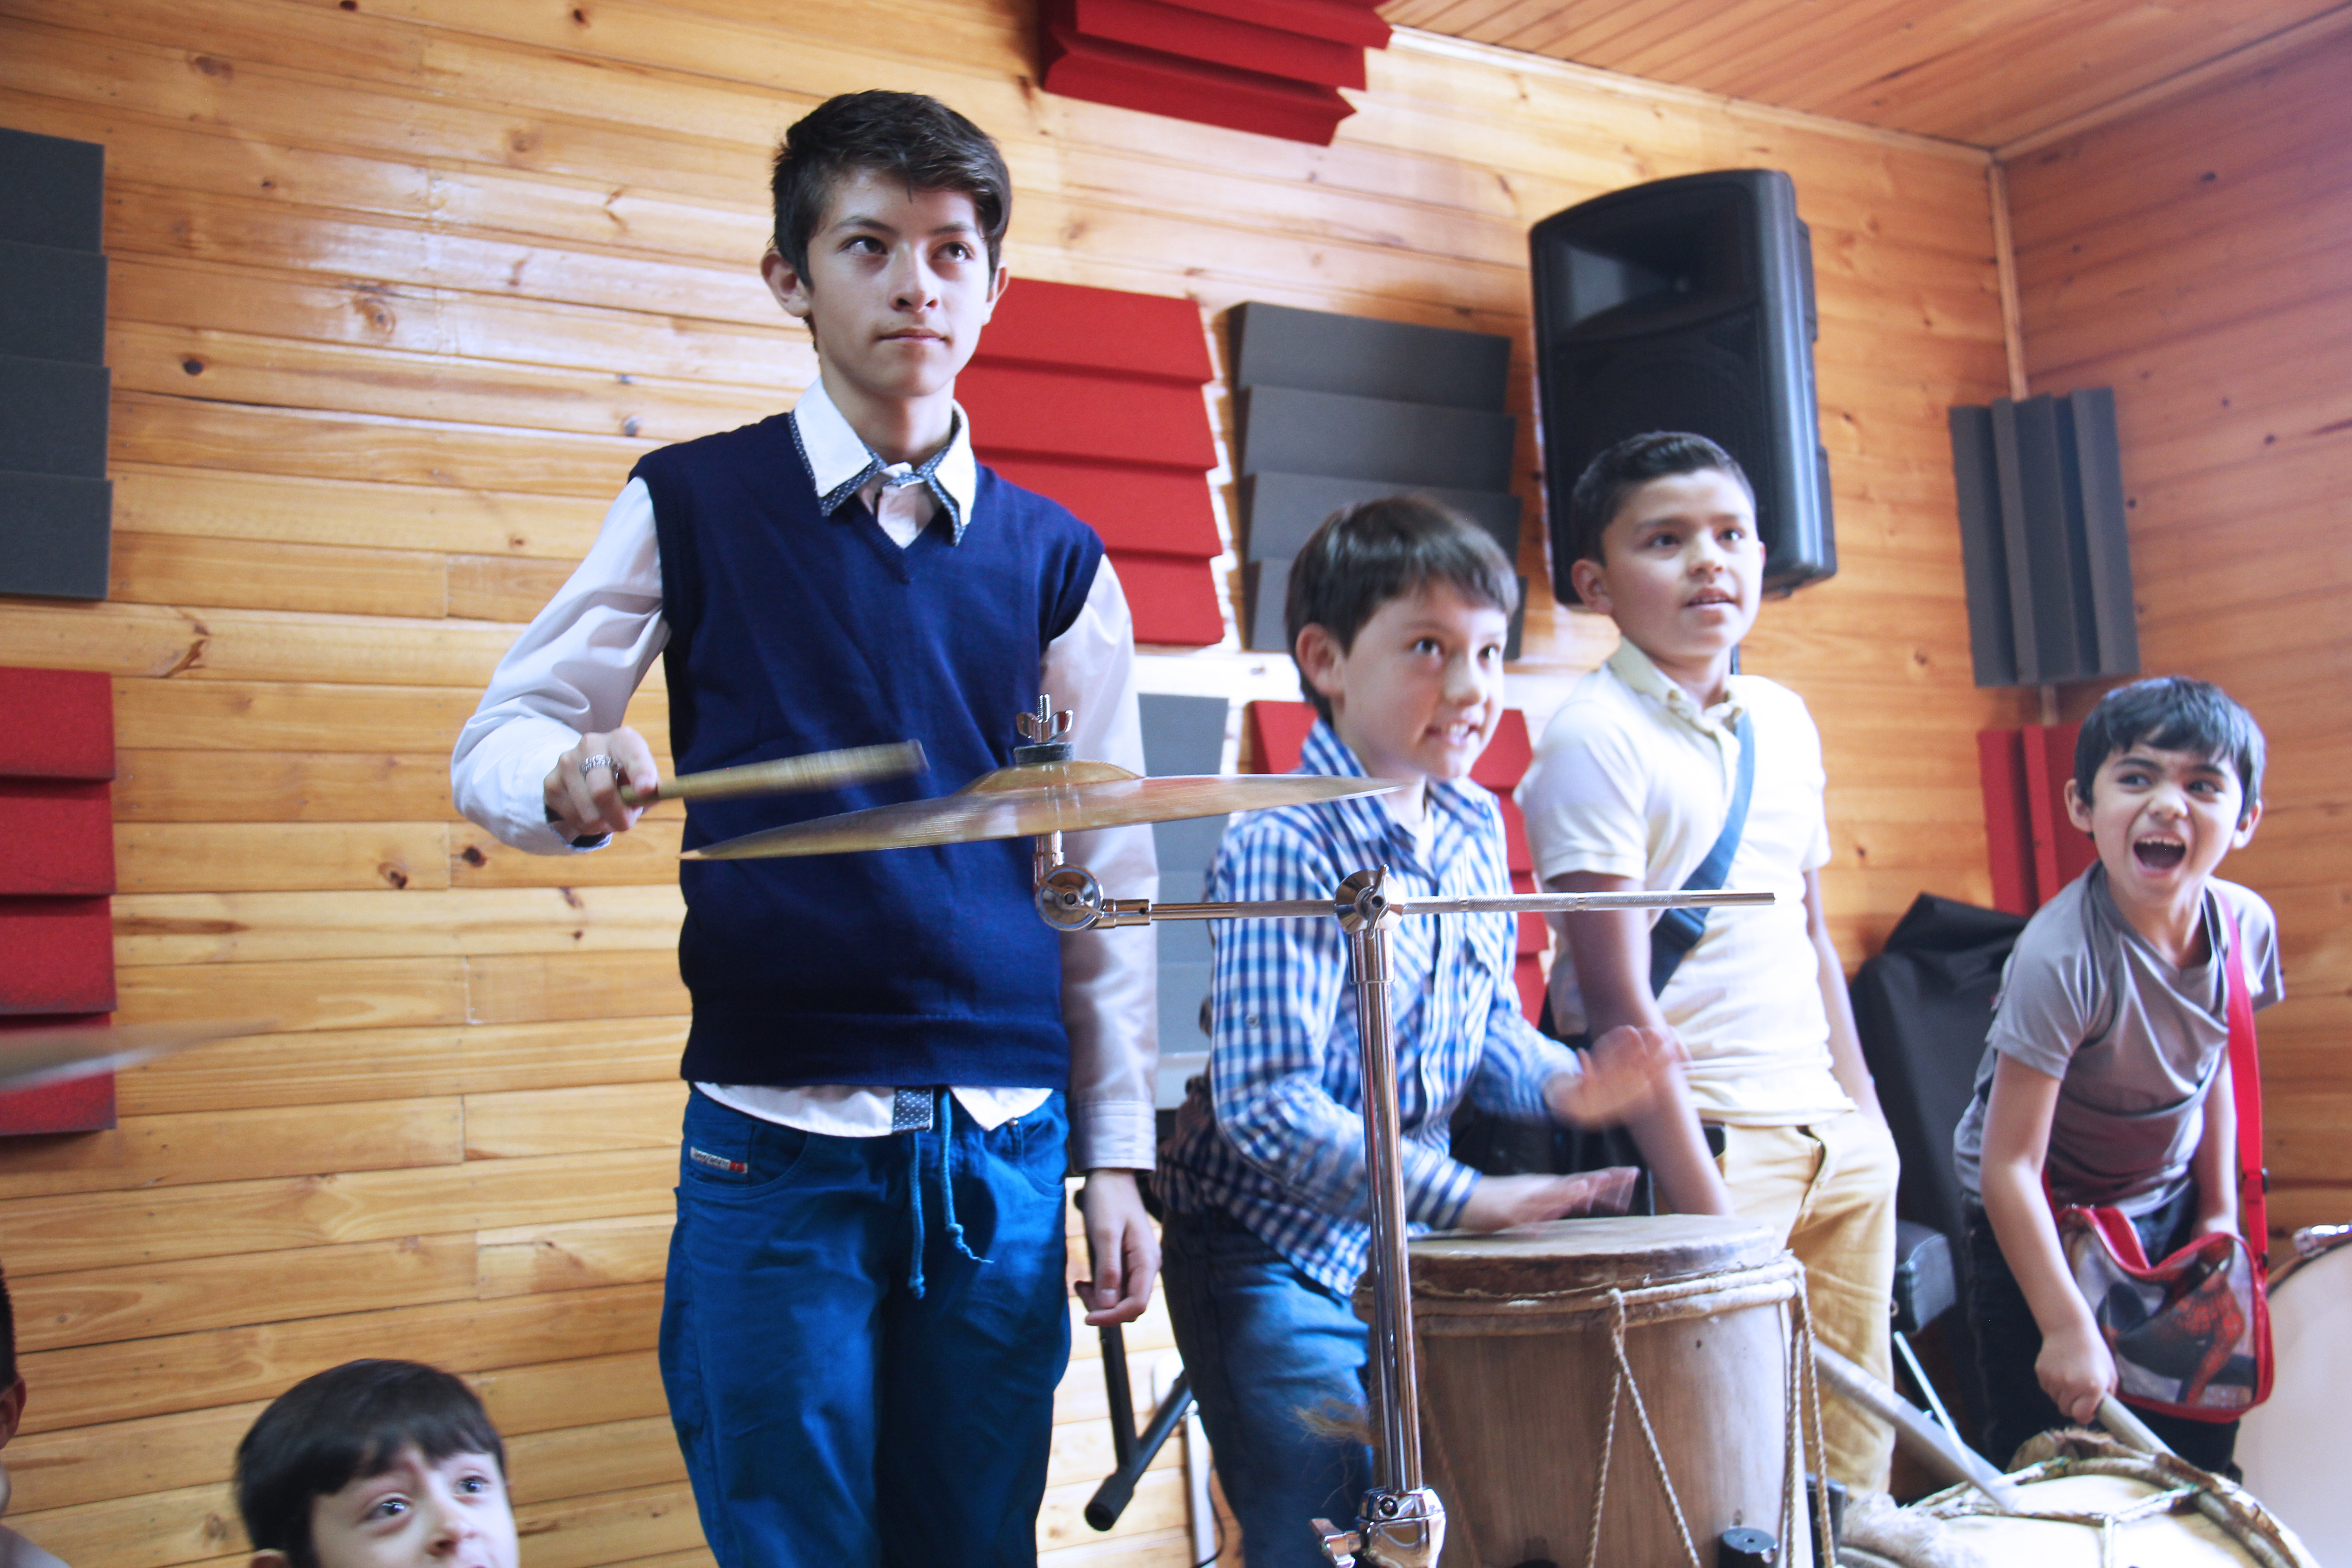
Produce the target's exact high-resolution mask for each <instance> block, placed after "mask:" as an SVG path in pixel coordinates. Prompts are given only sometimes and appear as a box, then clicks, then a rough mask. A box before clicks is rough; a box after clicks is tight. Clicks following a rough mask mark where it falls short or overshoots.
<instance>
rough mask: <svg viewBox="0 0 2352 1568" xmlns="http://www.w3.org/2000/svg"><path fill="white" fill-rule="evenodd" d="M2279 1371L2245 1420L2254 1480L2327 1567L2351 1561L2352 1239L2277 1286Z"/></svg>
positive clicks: (2245, 1460) (2274, 1333)
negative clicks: (2348, 1460) (2348, 1244)
mask: <svg viewBox="0 0 2352 1568" xmlns="http://www.w3.org/2000/svg"><path fill="white" fill-rule="evenodd" d="M2271 1344H2272V1348H2273V1351H2274V1352H2275V1353H2276V1355H2277V1358H2278V1374H2277V1377H2276V1380H2275V1381H2274V1382H2273V1385H2272V1389H2271V1396H2270V1398H2269V1399H2268V1400H2267V1401H2266V1402H2265V1403H2263V1404H2262V1405H2257V1406H2256V1407H2255V1408H2254V1409H2252V1410H2251V1411H2249V1412H2247V1414H2246V1415H2245V1418H2244V1422H2243V1424H2242V1426H2240V1427H2239V1428H2238V1465H2239V1468H2242V1470H2244V1471H2245V1473H2246V1483H2245V1484H2246V1489H2247V1490H2248V1491H2250V1492H2252V1493H2253V1494H2254V1496H2256V1497H2257V1498H2260V1499H2261V1500H2262V1501H2263V1507H2265V1508H2267V1509H2269V1510H2271V1511H2272V1512H2273V1513H2274V1514H2276V1515H2278V1517H2279V1518H2280V1519H2281V1520H2283V1521H2285V1523H2286V1526H2287V1528H2288V1529H2290V1530H2292V1531H2294V1532H2295V1533H2296V1534H2297V1535H2300V1536H2302V1537H2303V1540H2304V1544H2305V1546H2307V1547H2309V1548H2310V1549H2311V1554H2312V1555H2313V1556H2314V1557H2315V1558H2317V1559H2318V1560H2319V1562H2320V1563H2322V1564H2323V1568H2352V1485H2347V1475H2352V1472H2347V1468H2346V1461H2345V1455H2346V1452H2347V1439H2352V1247H2337V1248H2336V1250H2335V1251H2333V1252H2329V1253H2326V1254H2325V1255H2323V1256H2321V1257H2318V1258H2313V1259H2312V1260H2311V1261H2310V1262H2308V1263H2305V1264H2304V1265H2303V1266H2302V1267H2300V1268H2296V1269H2295V1270H2294V1272H2293V1273H2292V1274H2290V1275H2288V1276H2287V1277H2286V1278H2285V1279H2283V1280H2281V1281H2280V1282H2279V1283H2278V1284H2277V1285H2276V1286H2274V1287H2273V1289H2272V1290H2271Z"/></svg>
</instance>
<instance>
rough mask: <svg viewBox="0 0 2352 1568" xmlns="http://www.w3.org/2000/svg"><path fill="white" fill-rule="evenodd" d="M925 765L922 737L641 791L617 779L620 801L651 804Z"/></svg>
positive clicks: (865, 777) (748, 766)
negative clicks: (619, 787) (660, 801)
mask: <svg viewBox="0 0 2352 1568" xmlns="http://www.w3.org/2000/svg"><path fill="white" fill-rule="evenodd" d="M922 771H923V743H922V742H920V741H899V742H894V743H892V744H889V745H885V746H851V747H849V748H848V749H847V750H845V751H839V752H810V753H809V754H808V755H807V756H804V757H782V758H779V759H777V760H776V761H775V762H772V763H745V764H744V765H743V766H741V767H740V768H714V769H712V770H711V771H710V772H709V773H688V774H687V775H686V776H685V777H683V778H675V779H663V780H662V781H660V782H659V783H658V784H655V785H654V787H653V788H652V789H651V790H648V791H643V792H640V791H638V790H635V789H633V788H631V787H630V786H629V785H628V784H622V785H621V803H622V804H623V805H653V803H654V802H656V801H657V800H732V799H734V798H735V797H737V796H738V795H795V794H803V793H805V792H808V791H811V790H821V789H841V788H844V787H845V786H846V785H849V784H870V783H872V782H873V781H874V780H876V779H895V778H902V777H904V776H906V775H907V774H908V773H921V772H922Z"/></svg>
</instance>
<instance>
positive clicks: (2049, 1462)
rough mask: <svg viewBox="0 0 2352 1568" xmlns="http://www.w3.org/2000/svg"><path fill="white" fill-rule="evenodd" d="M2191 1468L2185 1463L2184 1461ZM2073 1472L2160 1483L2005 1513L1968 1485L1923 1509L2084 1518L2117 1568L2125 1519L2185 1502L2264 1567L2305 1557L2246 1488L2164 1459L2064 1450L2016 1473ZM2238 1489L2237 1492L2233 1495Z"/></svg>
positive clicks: (2052, 1476)
mask: <svg viewBox="0 0 2352 1568" xmlns="http://www.w3.org/2000/svg"><path fill="white" fill-rule="evenodd" d="M2184 1468H2185V1467H2184ZM2068 1476H2114V1477H2117V1478H2119V1479H2124V1480H2129V1481H2137V1482H2139V1483H2141V1484H2142V1485H2144V1486H2152V1487H2155V1488H2157V1490H2156V1491H2154V1492H2151V1493H2150V1494H2148V1495H2147V1497H2144V1498H2141V1499H2140V1500H2138V1501H2137V1502H2135V1503H2132V1504H2131V1505H2130V1506H2129V1507H2126V1508H2119V1509H2108V1510H2092V1509H2033V1510H2028V1511H2025V1512H2021V1513H2014V1514H2005V1513H2002V1512H2001V1511H2000V1510H1999V1509H1997V1508H1995V1507H1994V1506H1993V1505H1992V1503H1991V1502H1990V1500H1987V1499H1985V1498H1984V1497H1983V1496H1981V1495H1980V1494H1979V1493H1977V1492H1975V1491H1973V1490H1971V1489H1968V1488H1964V1487H1955V1488H1953V1489H1950V1490H1949V1491H1945V1492H1939V1493H1937V1495H1936V1496H1934V1497H1931V1498H1927V1499H1926V1500H1923V1501H1921V1502H1920V1503H1919V1504H1918V1508H1919V1510H1920V1511H1921V1512H1923V1513H1926V1514H1927V1515H1929V1516H1930V1517H1931V1518H1936V1519H1964V1518H1969V1517H1975V1516H1982V1517H1985V1518H1989V1519H2031V1520H2039V1521H2042V1522H2044V1523H2049V1524H2079V1525H2082V1526H2084V1528H2085V1529H2089V1530H2095V1531H2098V1532H2099V1563H2100V1568H2116V1564H2117V1563H2118V1561H2119V1560H2118V1558H2117V1557H2116V1533H2117V1531H2119V1530H2120V1529H2121V1528H2122V1527H2123V1526H2125V1525H2127V1524H2137V1523H2138V1522H2139V1521H2142V1520H2147V1519H2156V1518H2159V1517H2161V1516H2163V1515H2166V1514H2171V1513H2178V1512H2179V1511H2180V1510H2181V1509H2182V1508H2183V1507H2184V1506H2185V1507H2187V1508H2189V1509H2192V1510H2195V1511H2196V1512H2198V1513H2200V1514H2202V1515H2203V1516H2204V1517H2205V1518H2206V1519H2208V1520H2210V1521H2211V1522H2212V1523H2213V1524H2214V1526H2215V1527H2216V1528H2218V1529H2219V1530H2220V1531H2221V1532H2222V1533H2223V1534H2224V1535H2226V1536H2228V1537H2229V1538H2230V1540H2231V1542H2233V1543H2235V1544H2236V1545H2239V1546H2242V1547H2243V1548H2244V1549H2245V1551H2246V1554H2247V1555H2248V1556H2250V1557H2252V1559H2253V1560H2254V1562H2255V1563H2257V1564H2259V1565H2260V1568H2297V1565H2298V1562H2299V1560H2298V1559H2297V1558H2295V1557H2294V1556H2293V1555H2292V1554H2290V1553H2289V1552H2286V1551H2284V1550H2282V1543H2281V1542H2277V1541H2275V1540H2273V1538H2272V1537H2271V1535H2270V1534H2269V1533H2267V1531H2265V1529H2264V1526H2265V1525H2266V1524H2267V1523H2268V1522H2269V1518H2268V1515H2267V1514H2266V1513H2263V1511H2262V1510H2259V1509H2249V1508H2247V1507H2245V1506H2244V1494H2243V1493H2237V1492H2235V1489H2231V1491H2230V1492H2223V1491H2221V1490H2218V1489H2216V1488H2214V1487H2211V1486H2209V1485H2206V1484H2204V1483H2203V1482H2200V1481H2198V1480H2193V1479H2184V1478H2183V1477H2181V1476H2179V1475H2177V1474H2175V1473H2174V1472H2173V1471H2172V1469H2171V1468H2168V1466H2166V1465H2165V1464H2164V1462H2163V1461H2162V1460H2159V1459H2157V1458H2150V1457H2148V1456H2146V1455H2139V1454H2111V1455H2105V1456H2099V1455H2092V1456H2080V1455H2069V1454H2062V1455H2060V1456H2058V1457H2057V1458H2052V1459H2045V1460H2043V1461H2042V1463H2040V1464H2038V1465H2031V1466H2028V1467H2027V1468H2024V1469H2022V1470H2020V1471H2018V1472H2017V1473H2016V1474H2015V1475H2013V1476H2011V1478H2010V1479H2011V1480H2012V1481H2015V1482H2018V1483H2019V1484H2021V1485H2031V1484H2032V1483H2033V1482H2035V1481H2038V1480H2051V1481H2054V1480H2060V1479H2063V1478H2065V1477H2068ZM2232 1493H2235V1495H2231V1494H2232Z"/></svg>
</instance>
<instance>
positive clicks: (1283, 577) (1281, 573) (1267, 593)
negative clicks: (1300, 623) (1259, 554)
mask: <svg viewBox="0 0 2352 1568" xmlns="http://www.w3.org/2000/svg"><path fill="white" fill-rule="evenodd" d="M1289 593H1290V563H1289V562H1288V561H1250V562H1245V563H1243V566H1242V599H1243V608H1244V611H1245V613H1246V614H1247V616H1248V619H1247V620H1245V621H1244V623H1243V625H1242V632H1243V637H1242V641H1243V643H1244V645H1245V646H1247V647H1249V649H1250V650H1251V651H1252V652H1254V653H1288V652H1289V651H1290V639H1289V637H1286V636H1285V635H1284V627H1283V618H1282V616H1283V608H1284V603H1285V601H1286V598H1287V597H1288V595H1289Z"/></svg>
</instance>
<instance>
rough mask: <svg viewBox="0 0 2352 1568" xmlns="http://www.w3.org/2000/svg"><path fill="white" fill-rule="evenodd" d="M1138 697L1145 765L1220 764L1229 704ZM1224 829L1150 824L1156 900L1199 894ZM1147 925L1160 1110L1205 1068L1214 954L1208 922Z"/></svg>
mask: <svg viewBox="0 0 2352 1568" xmlns="http://www.w3.org/2000/svg"><path fill="white" fill-rule="evenodd" d="M1139 706H1140V708H1141V710H1142V714H1141V717H1142V721H1143V761H1144V768H1145V771H1146V772H1148V773H1152V774H1154V775H1165V774H1169V773H1215V772H1217V771H1218V769H1219V767H1220V765H1221V764H1222V763H1223V761H1224V755H1225V719H1226V716H1227V713H1228V711H1229V704H1228V703H1227V702H1226V700H1224V699H1223V698H1222V697H1171V696H1162V695H1160V694H1157V693H1148V694H1146V695H1145V696H1143V697H1142V698H1140V699H1139ZM1224 831H1225V818H1223V817H1222V816H1204V817H1197V818H1194V819H1193V820H1192V821H1190V822H1162V823H1158V824H1156V825H1154V826H1153V827H1152V830H1151V834H1152V839H1153V843H1154V846H1155V847H1156V848H1157V849H1158V850H1159V852H1160V898H1161V899H1162V900H1170V901H1177V902H1189V901H1192V900H1197V899H1199V898H1200V897H1201V895H1202V890H1203V884H1204V883H1205V881H1206V880H1207V877H1208V870H1209V866H1210V863H1211V862H1212V861H1213V860H1214V859H1215V858H1216V854H1217V841H1218V840H1219V839H1220V838H1222V837H1223V836H1224ZM1151 929H1152V935H1153V937H1154V939H1155V940H1156V941H1157V942H1158V943H1159V949H1158V951H1159V955H1160V958H1159V974H1160V1081H1159V1083H1158V1085H1157V1086H1156V1089H1157V1092H1156V1096H1155V1098H1156V1100H1157V1102H1158V1105H1159V1107H1160V1109H1161V1110H1172V1109H1174V1108H1175V1107H1176V1106H1178V1105H1180V1104H1181V1103H1182V1102H1183V1099H1184V1080H1185V1079H1188V1078H1190V1077H1192V1075H1193V1074H1194V1073H1198V1072H1202V1071H1205V1070H1206V1069H1207V1066H1208V1058H1207V1055H1206V1053H1207V1051H1208V1048H1209V1037H1208V1036H1207V1035H1205V1034H1203V1033H1202V1030H1201V1006H1202V1003H1204V1002H1206V1001H1207V1000H1208V996H1209V986H1210V981H1211V963H1212V959H1213V953H1212V950H1211V948H1210V945H1209V928H1208V926H1207V925H1206V924H1205V923H1203V922H1202V921H1171V922H1169V923H1168V924H1166V925H1158V926H1154V927H1152V928H1151Z"/></svg>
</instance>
